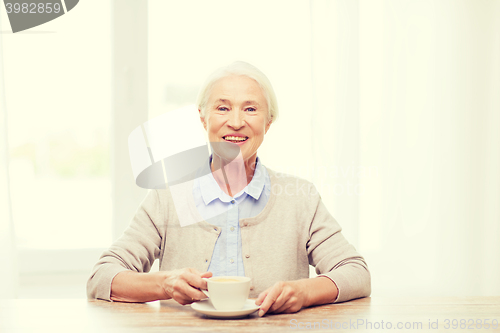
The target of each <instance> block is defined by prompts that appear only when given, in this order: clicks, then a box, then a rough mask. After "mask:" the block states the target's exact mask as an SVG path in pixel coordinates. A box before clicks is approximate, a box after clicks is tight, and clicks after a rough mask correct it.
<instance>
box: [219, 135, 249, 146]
mask: <svg viewBox="0 0 500 333" xmlns="http://www.w3.org/2000/svg"><path fill="white" fill-rule="evenodd" d="M222 138H223V139H224V140H225V141H227V142H231V143H236V144H238V143H243V142H245V141H247V140H248V136H231V135H226V136H223V137H222Z"/></svg>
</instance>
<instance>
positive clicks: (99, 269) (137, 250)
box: [87, 190, 162, 301]
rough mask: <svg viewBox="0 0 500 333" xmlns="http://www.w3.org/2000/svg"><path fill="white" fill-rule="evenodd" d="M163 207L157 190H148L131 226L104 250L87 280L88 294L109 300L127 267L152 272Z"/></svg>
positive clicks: (95, 297) (158, 250) (159, 241)
mask: <svg viewBox="0 0 500 333" xmlns="http://www.w3.org/2000/svg"><path fill="white" fill-rule="evenodd" d="M160 210H161V207H160V203H159V196H158V192H157V191H156V190H151V191H149V192H148V194H147V196H146V198H145V199H144V200H143V202H142V203H141V205H140V206H139V209H138V210H137V212H136V214H135V216H134V218H133V219H132V221H131V223H130V225H129V227H128V228H127V229H126V230H125V232H124V233H123V235H122V236H121V237H120V238H119V239H118V240H116V241H115V242H114V243H113V245H112V246H111V247H110V248H109V249H107V250H106V251H104V252H103V254H102V255H101V257H100V259H99V261H98V262H97V264H96V265H95V266H94V268H93V270H92V273H91V275H90V278H89V280H88V282H87V297H88V298H89V299H102V300H107V301H110V300H111V299H110V295H111V282H112V281H113V279H114V277H115V276H116V275H117V274H118V273H120V272H122V271H126V270H130V271H134V272H149V270H150V269H151V266H152V265H153V262H154V261H155V259H157V258H159V256H160V252H161V244H162V233H161V231H160V228H161V227H160V226H159V225H161V224H158V221H161V216H162V214H161V211H160Z"/></svg>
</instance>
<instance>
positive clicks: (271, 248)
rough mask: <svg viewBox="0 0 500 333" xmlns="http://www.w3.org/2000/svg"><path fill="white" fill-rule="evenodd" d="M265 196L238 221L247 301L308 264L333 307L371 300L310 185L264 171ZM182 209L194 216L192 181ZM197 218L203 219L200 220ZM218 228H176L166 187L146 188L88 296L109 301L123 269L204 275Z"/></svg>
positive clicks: (362, 273)
mask: <svg viewBox="0 0 500 333" xmlns="http://www.w3.org/2000/svg"><path fill="white" fill-rule="evenodd" d="M267 170H268V172H269V176H270V180H271V195H270V197H269V201H268V203H267V205H266V207H265V208H264V210H263V211H262V212H261V213H260V214H259V215H257V216H255V217H252V218H246V219H241V220H240V227H241V229H240V230H241V242H242V254H243V264H244V268H245V275H246V276H249V277H251V278H252V286H251V291H250V297H252V298H255V297H257V296H258V294H259V293H260V292H262V291H263V290H265V289H266V288H268V287H270V286H272V285H273V284H274V283H275V282H277V281H289V280H297V279H303V278H308V277H309V264H311V265H313V266H315V268H316V272H317V273H318V274H321V275H324V276H327V277H329V278H330V279H331V280H332V281H334V282H335V284H336V285H337V287H338V289H339V295H338V297H337V300H336V302H343V301H347V300H351V299H354V298H359V297H365V296H369V295H370V292H371V286H370V273H369V271H368V267H367V266H366V263H365V261H364V259H363V257H362V256H361V255H360V254H359V253H358V252H357V251H356V250H355V249H354V247H353V246H352V245H350V244H349V243H348V242H347V241H346V239H345V238H344V236H343V235H342V233H341V228H340V226H339V224H338V223H337V222H336V221H335V219H334V218H333V217H332V216H331V215H330V213H328V211H327V210H326V208H325V206H324V204H323V202H322V201H321V197H320V195H319V194H318V192H317V191H316V188H315V187H314V185H313V184H311V183H310V182H308V181H306V180H303V179H300V178H297V177H293V176H290V175H285V174H281V173H277V172H275V171H272V170H270V169H267ZM185 193H186V199H185V205H186V207H188V208H190V211H191V212H194V214H197V209H196V206H195V204H194V200H193V197H192V182H186V183H185ZM198 221H202V219H201V218H200V219H199V220H198ZM220 232H221V230H220V228H219V227H216V226H213V225H211V224H209V223H207V222H205V221H202V222H199V223H196V224H192V225H189V226H185V227H181V226H180V225H179V219H178V218H177V213H176V209H175V207H174V204H173V200H172V196H171V193H170V190H169V189H166V190H151V191H150V192H149V193H148V195H147V196H146V198H145V199H144V201H143V202H142V204H141V206H140V207H139V209H138V210H137V212H136V214H135V216H134V218H133V220H132V222H131V223H130V226H129V227H128V228H127V230H125V232H124V234H123V235H122V236H121V237H120V238H119V239H118V240H117V241H116V242H115V243H114V244H113V245H112V246H111V247H110V248H109V249H108V250H106V251H105V252H104V253H103V254H102V256H101V258H100V259H99V261H98V262H97V264H96V265H95V266H94V269H93V271H92V274H91V276H90V279H89V280H88V283H87V295H88V297H89V298H98V299H104V300H110V292H111V282H112V280H113V278H114V277H115V276H116V274H118V273H119V272H121V271H125V270H132V271H135V272H149V270H150V269H151V266H152V264H153V262H154V260H155V259H159V260H160V270H173V269H179V268H185V267H192V268H195V269H197V270H199V271H201V272H204V271H207V269H208V266H209V264H210V260H211V258H212V252H213V249H214V246H215V242H216V240H217V237H218V236H219V234H220Z"/></svg>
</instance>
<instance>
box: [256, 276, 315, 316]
mask: <svg viewBox="0 0 500 333" xmlns="http://www.w3.org/2000/svg"><path fill="white" fill-rule="evenodd" d="M306 290H307V289H306V288H305V283H304V280H298V281H280V282H276V283H275V284H274V286H272V287H270V288H267V289H266V290H264V291H263V292H262V293H260V295H259V297H258V298H257V300H256V301H255V304H257V305H260V310H259V316H261V317H262V316H263V315H265V314H266V313H294V312H298V311H300V309H302V308H303V307H306V306H308V304H307V302H308V296H309V295H308V293H307V291H306Z"/></svg>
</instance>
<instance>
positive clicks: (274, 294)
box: [259, 285, 281, 317]
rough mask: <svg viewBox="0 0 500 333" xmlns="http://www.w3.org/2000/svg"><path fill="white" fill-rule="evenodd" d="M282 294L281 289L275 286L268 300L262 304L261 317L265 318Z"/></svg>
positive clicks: (268, 295)
mask: <svg viewBox="0 0 500 333" xmlns="http://www.w3.org/2000/svg"><path fill="white" fill-rule="evenodd" d="M280 294H281V288H280V287H279V285H274V286H273V287H272V289H271V290H270V291H269V293H268V294H267V296H266V298H265V299H264V302H262V304H261V306H260V310H259V316H261V317H262V316H263V315H265V314H266V312H267V311H268V310H269V308H270V307H271V306H272V305H273V304H274V302H275V301H276V299H278V296H279V295H280Z"/></svg>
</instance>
